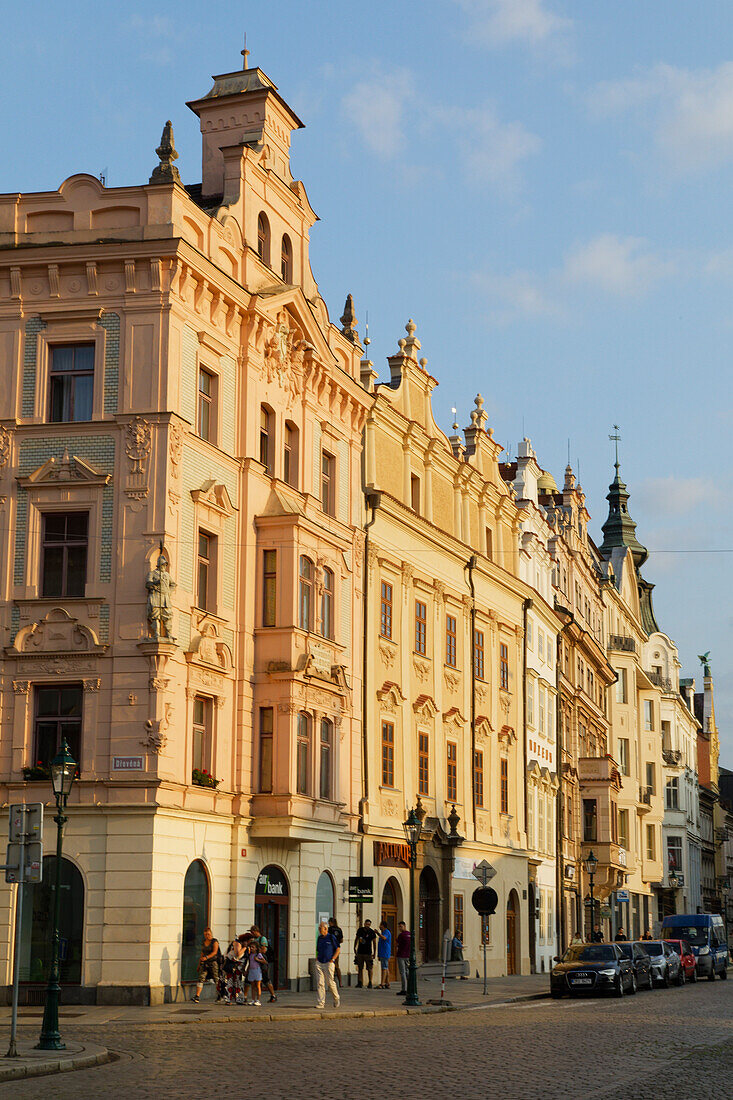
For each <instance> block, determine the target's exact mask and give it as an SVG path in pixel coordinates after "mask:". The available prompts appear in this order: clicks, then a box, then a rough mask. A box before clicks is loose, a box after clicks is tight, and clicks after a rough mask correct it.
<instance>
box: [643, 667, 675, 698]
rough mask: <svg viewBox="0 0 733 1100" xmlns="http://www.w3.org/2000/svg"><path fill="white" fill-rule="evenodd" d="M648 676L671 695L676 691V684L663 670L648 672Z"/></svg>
mask: <svg viewBox="0 0 733 1100" xmlns="http://www.w3.org/2000/svg"><path fill="white" fill-rule="evenodd" d="M647 676H648V677H649V679H650V680H651V682H652V683H653V684H654V685H655V686H656V687H658V688H661V689H662V691H666V692H668V693H669V694H670V695H671V694H672V693H673V692H674V685H673V683H672V681H671V680H670V678H669V676H662V674H661V672H647Z"/></svg>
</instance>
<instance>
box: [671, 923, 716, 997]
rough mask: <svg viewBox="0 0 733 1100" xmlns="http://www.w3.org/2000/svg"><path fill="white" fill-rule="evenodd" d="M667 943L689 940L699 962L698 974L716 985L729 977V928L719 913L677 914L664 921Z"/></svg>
mask: <svg viewBox="0 0 733 1100" xmlns="http://www.w3.org/2000/svg"><path fill="white" fill-rule="evenodd" d="M661 934H662V937H663V938H664V939H670V940H671V939H680V940H687V942H688V943H689V945H690V947H691V948H692V952H693V954H694V956H695V958H696V959H697V974H698V977H700V978H707V979H708V981H711V982H714V981H715V975H716V974H719V975H720V977H721V978H727V977H728V948H727V946H726V941H725V925H724V924H723V918H722V917H721V916H720V914H719V913H676V914H674V916H670V917H665V918H664V920H663V921H662V933H661Z"/></svg>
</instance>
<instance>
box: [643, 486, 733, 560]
mask: <svg viewBox="0 0 733 1100" xmlns="http://www.w3.org/2000/svg"><path fill="white" fill-rule="evenodd" d="M720 496H721V494H720V490H719V488H718V486H717V485H715V484H714V483H713V482H712V481H711V480H709V479H707V478H702V477H674V475H670V476H669V477H650V478H646V479H645V480H644V481H642V482H641V483H640V484H639V485H638V487H637V488H635V489H634V496H633V502H632V504H633V507H632V509H631V510H632V512H633V511H634V508H636V509H637V511H638V512H639V514H641V513H642V512H643V513H644V514H645V515H647V516H649V517H652V518H654V517H658V516H683V515H685V514H687V513H688V512H691V511H693V509H695V508H698V507H700V505H712V504H715V503H717V502H718V501H719V499H720ZM634 502H635V503H634ZM685 537H686V538H687V543H686V544H685V545H692V544H691V543H690V541H689V540H690V533H689V532H688V533H687V534H686V536H685Z"/></svg>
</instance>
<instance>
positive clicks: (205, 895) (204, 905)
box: [181, 859, 209, 982]
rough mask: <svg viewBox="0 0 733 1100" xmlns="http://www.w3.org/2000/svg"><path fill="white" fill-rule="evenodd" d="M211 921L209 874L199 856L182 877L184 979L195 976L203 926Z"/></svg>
mask: <svg viewBox="0 0 733 1100" xmlns="http://www.w3.org/2000/svg"><path fill="white" fill-rule="evenodd" d="M208 923H209V876H208V875H207V873H206V868H205V866H204V864H203V862H202V861H201V860H200V859H195V860H194V861H193V863H192V864H190V866H189V868H188V870H187V871H186V877H185V879H184V880H183V935H182V938H181V981H184V982H186V981H193V979H194V978H195V977H196V968H197V966H198V961H199V955H200V954H201V943H202V941H203V938H204V928H206V926H207V925H208Z"/></svg>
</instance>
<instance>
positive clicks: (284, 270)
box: [280, 233, 293, 283]
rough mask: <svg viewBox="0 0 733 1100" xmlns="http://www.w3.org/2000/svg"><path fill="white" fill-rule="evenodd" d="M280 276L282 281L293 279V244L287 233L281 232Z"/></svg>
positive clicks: (286, 281) (290, 281)
mask: <svg viewBox="0 0 733 1100" xmlns="http://www.w3.org/2000/svg"><path fill="white" fill-rule="evenodd" d="M280 276H281V278H282V281H283V282H284V283H292V281H293V246H292V244H291V243H290V237H289V236H288V235H287V233H283V239H282V242H281V244H280Z"/></svg>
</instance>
